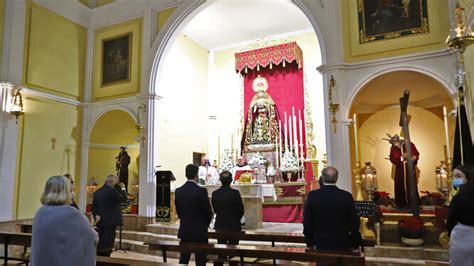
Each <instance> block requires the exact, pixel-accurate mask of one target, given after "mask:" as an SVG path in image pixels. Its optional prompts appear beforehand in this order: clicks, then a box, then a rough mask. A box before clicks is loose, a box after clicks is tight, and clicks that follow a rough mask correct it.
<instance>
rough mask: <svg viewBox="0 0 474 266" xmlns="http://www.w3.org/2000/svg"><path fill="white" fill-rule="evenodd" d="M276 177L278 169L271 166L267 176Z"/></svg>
mask: <svg viewBox="0 0 474 266" xmlns="http://www.w3.org/2000/svg"><path fill="white" fill-rule="evenodd" d="M275 175H276V169H275V167H273V165H270V166H269V167H268V169H267V176H275Z"/></svg>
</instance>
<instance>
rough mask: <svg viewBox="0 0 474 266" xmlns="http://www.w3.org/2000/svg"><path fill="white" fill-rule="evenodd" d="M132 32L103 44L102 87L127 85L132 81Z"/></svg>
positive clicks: (104, 41) (104, 40)
mask: <svg viewBox="0 0 474 266" xmlns="http://www.w3.org/2000/svg"><path fill="white" fill-rule="evenodd" d="M132 38H133V34H132V32H128V33H126V34H121V35H119V36H115V37H112V38H107V39H103V40H102V42H101V49H102V50H101V68H100V86H101V87H105V86H110V85H114V84H120V83H126V82H130V80H131V77H130V75H131V68H132V64H131V62H132Z"/></svg>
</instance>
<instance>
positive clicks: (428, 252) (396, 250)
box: [365, 243, 449, 262]
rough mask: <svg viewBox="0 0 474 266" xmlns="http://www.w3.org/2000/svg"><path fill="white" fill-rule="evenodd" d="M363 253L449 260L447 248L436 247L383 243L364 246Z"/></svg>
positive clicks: (378, 255)
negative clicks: (381, 244)
mask: <svg viewBox="0 0 474 266" xmlns="http://www.w3.org/2000/svg"><path fill="white" fill-rule="evenodd" d="M365 255H366V256H367V257H374V258H397V259H410V260H432V261H444V262H447V261H449V250H448V249H443V248H436V247H426V246H424V247H407V246H398V245H397V244H395V243H394V244H393V246H389V245H383V246H378V245H377V246H375V247H366V248H365Z"/></svg>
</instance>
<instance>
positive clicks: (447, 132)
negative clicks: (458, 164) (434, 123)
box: [443, 106, 451, 158]
mask: <svg viewBox="0 0 474 266" xmlns="http://www.w3.org/2000/svg"><path fill="white" fill-rule="evenodd" d="M443 120H444V137H445V138H446V153H447V154H448V155H447V157H446V158H451V151H450V150H449V131H448V113H447V111H446V106H443Z"/></svg>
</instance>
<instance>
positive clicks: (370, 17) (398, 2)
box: [357, 0, 429, 44]
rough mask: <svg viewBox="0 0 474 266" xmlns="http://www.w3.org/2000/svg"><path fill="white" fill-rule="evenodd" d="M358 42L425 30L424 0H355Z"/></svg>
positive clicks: (415, 33)
mask: <svg viewBox="0 0 474 266" xmlns="http://www.w3.org/2000/svg"><path fill="white" fill-rule="evenodd" d="M357 7H358V22H359V43H361V44H364V43H371V42H376V41H381V40H387V39H394V38H398V37H406V36H412V35H420V34H427V33H429V23H428V8H427V1H426V0H410V1H404V0H393V1H385V0H377V1H375V0H357Z"/></svg>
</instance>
